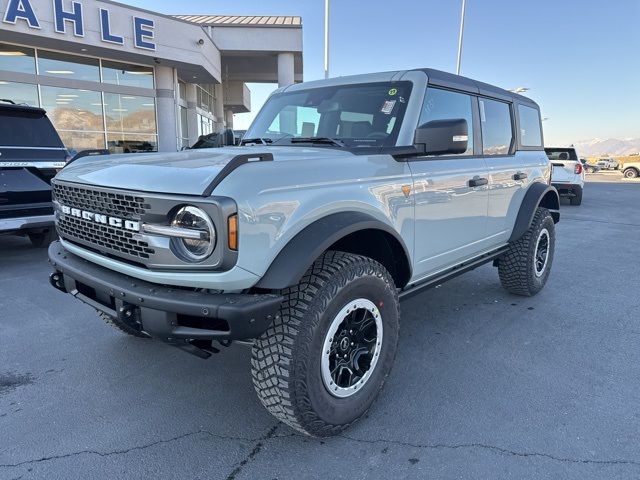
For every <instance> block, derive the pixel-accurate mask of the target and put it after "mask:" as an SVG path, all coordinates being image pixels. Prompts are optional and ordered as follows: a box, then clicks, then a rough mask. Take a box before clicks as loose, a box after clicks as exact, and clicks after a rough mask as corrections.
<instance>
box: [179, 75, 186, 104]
mask: <svg viewBox="0 0 640 480" xmlns="http://www.w3.org/2000/svg"><path fill="white" fill-rule="evenodd" d="M178 92H179V94H180V99H181V100H185V101H186V100H187V85H186V84H185V83H184V82H182V81H180V80H178Z"/></svg>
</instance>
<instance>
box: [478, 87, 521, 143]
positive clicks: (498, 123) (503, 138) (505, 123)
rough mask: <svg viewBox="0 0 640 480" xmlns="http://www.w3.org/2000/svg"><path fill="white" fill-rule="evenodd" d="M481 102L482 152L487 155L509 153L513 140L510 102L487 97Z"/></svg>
mask: <svg viewBox="0 0 640 480" xmlns="http://www.w3.org/2000/svg"><path fill="white" fill-rule="evenodd" d="M479 103H480V123H481V125H482V153H483V154H485V155H507V154H508V153H509V148H510V147H511V142H512V140H513V129H512V128H511V109H510V108H509V104H508V103H504V102H498V101H496V100H488V99H486V98H481V99H480V102H479Z"/></svg>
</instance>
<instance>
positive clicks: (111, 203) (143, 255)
mask: <svg viewBox="0 0 640 480" xmlns="http://www.w3.org/2000/svg"><path fill="white" fill-rule="evenodd" d="M53 196H54V199H55V200H56V201H57V202H58V203H59V204H61V205H65V206H67V207H72V208H78V209H80V210H85V211H89V212H93V213H99V214H102V215H108V216H110V217H118V218H122V219H127V220H137V221H139V220H140V217H141V215H143V214H144V213H145V210H146V209H148V208H150V205H149V204H147V203H146V201H145V199H144V198H143V197H139V196H136V195H131V194H128V193H120V192H111V191H105V190H95V189H91V188H87V187H79V186H71V185H66V184H63V183H59V182H55V181H54V183H53ZM56 225H57V227H58V231H59V233H60V235H61V236H62V237H63V238H66V239H68V240H71V241H75V242H78V243H81V244H85V245H87V246H90V247H93V248H95V249H97V250H102V251H104V250H107V251H110V252H111V253H114V254H116V255H118V256H121V257H128V258H131V259H135V260H138V261H140V260H141V259H143V260H144V259H148V258H149V256H150V255H153V254H154V253H155V250H154V249H153V248H150V247H149V244H148V243H147V242H145V241H142V240H140V239H139V238H140V234H137V233H135V232H130V231H128V230H125V229H123V228H117V227H113V226H111V225H104V224H101V223H97V222H94V221H91V220H85V219H83V218H78V217H74V216H71V215H62V214H59V215H58V216H57V220H56ZM136 237H137V238H136Z"/></svg>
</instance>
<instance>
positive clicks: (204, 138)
mask: <svg viewBox="0 0 640 480" xmlns="http://www.w3.org/2000/svg"><path fill="white" fill-rule="evenodd" d="M239 143H240V139H239V138H237V137H236V134H235V133H234V131H233V130H231V129H227V130H224V131H223V132H221V133H209V134H207V135H200V137H199V138H198V141H197V142H196V143H194V144H193V145H192V146H191V147H190V149H198V148H220V147H225V146H232V145H238V144H239Z"/></svg>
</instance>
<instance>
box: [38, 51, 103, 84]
mask: <svg viewBox="0 0 640 480" xmlns="http://www.w3.org/2000/svg"><path fill="white" fill-rule="evenodd" d="M98 65H99V62H98V59H97V58H89V57H75V56H72V55H68V54H66V53H57V52H47V51H46V50H38V68H39V70H38V72H39V73H40V75H47V76H49V77H57V78H71V79H73V80H90V81H93V82H99V81H100V68H99V67H98Z"/></svg>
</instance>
